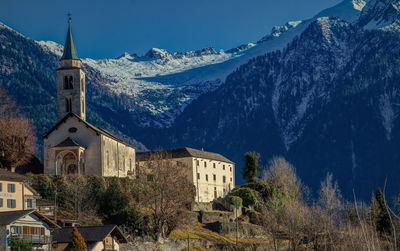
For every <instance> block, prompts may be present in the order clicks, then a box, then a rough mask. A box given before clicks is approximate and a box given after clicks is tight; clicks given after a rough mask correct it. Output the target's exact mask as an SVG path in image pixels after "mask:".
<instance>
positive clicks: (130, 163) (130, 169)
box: [129, 159, 132, 172]
mask: <svg viewBox="0 0 400 251" xmlns="http://www.w3.org/2000/svg"><path fill="white" fill-rule="evenodd" d="M129 171H131V172H132V159H129Z"/></svg>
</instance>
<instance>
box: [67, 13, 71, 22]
mask: <svg viewBox="0 0 400 251" xmlns="http://www.w3.org/2000/svg"><path fill="white" fill-rule="evenodd" d="M67 16H68V24H70V23H71V20H72V18H71V12H68V14H67Z"/></svg>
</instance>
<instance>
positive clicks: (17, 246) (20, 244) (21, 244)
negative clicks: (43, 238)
mask: <svg viewBox="0 0 400 251" xmlns="http://www.w3.org/2000/svg"><path fill="white" fill-rule="evenodd" d="M20 250H23V251H33V247H32V246H31V244H30V243H29V242H28V241H26V240H24V239H20V240H19V239H12V240H11V251H20Z"/></svg>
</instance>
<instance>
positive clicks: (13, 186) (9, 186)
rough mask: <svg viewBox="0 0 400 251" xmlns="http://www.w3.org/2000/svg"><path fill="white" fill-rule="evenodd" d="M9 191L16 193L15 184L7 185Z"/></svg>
mask: <svg viewBox="0 0 400 251" xmlns="http://www.w3.org/2000/svg"><path fill="white" fill-rule="evenodd" d="M7 192H9V193H15V184H8V186H7Z"/></svg>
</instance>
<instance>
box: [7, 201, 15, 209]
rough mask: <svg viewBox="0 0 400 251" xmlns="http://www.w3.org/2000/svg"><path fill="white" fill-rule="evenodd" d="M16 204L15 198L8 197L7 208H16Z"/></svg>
mask: <svg viewBox="0 0 400 251" xmlns="http://www.w3.org/2000/svg"><path fill="white" fill-rule="evenodd" d="M16 204H17V203H16V200H13V199H8V200H7V207H8V208H16V207H17V205H16Z"/></svg>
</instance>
